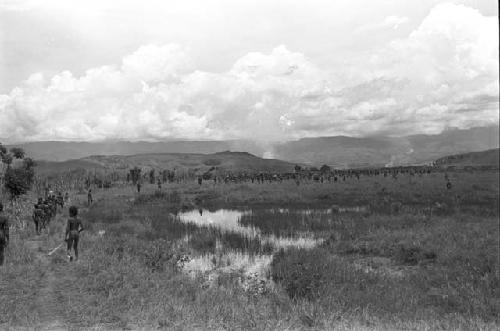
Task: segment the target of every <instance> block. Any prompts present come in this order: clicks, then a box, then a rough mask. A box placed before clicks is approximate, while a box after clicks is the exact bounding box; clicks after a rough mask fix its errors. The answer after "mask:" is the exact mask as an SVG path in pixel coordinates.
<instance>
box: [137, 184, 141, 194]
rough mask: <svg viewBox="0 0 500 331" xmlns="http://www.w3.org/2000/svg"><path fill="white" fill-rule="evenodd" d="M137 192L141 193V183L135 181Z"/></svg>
mask: <svg viewBox="0 0 500 331" xmlns="http://www.w3.org/2000/svg"><path fill="white" fill-rule="evenodd" d="M137 193H141V183H140V182H137Z"/></svg>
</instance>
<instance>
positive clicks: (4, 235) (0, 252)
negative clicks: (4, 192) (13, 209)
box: [0, 202, 9, 266]
mask: <svg viewBox="0 0 500 331" xmlns="http://www.w3.org/2000/svg"><path fill="white" fill-rule="evenodd" d="M8 244H9V220H8V219H7V217H6V216H4V215H3V204H2V203H1V202H0V266H2V265H3V261H4V250H5V247H6V246H7V245H8Z"/></svg>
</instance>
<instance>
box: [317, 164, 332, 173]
mask: <svg viewBox="0 0 500 331" xmlns="http://www.w3.org/2000/svg"><path fill="white" fill-rule="evenodd" d="M331 170H332V169H330V167H329V166H327V165H326V164H323V165H322V166H321V168H319V171H321V173H323V174H326V173H329V172H330V171H331Z"/></svg>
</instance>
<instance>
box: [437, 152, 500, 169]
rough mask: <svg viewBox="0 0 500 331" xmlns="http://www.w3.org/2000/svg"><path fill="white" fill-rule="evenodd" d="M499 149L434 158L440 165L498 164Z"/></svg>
mask: <svg viewBox="0 0 500 331" xmlns="http://www.w3.org/2000/svg"><path fill="white" fill-rule="evenodd" d="M499 157H500V149H498V148H496V149H489V150H487V151H482V152H472V153H465V154H456V155H450V156H446V157H442V158H440V159H437V160H436V165H440V166H456V167H466V166H491V167H498V166H499V162H500V161H499Z"/></svg>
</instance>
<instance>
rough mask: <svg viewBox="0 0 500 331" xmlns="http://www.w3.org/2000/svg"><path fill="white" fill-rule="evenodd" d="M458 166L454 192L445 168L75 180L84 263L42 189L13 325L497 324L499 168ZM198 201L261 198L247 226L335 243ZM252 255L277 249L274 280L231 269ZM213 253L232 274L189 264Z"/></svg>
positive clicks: (239, 203)
mask: <svg viewBox="0 0 500 331" xmlns="http://www.w3.org/2000/svg"><path fill="white" fill-rule="evenodd" d="M449 175H450V179H451V181H452V183H453V188H452V189H451V190H448V189H446V186H445V184H446V181H445V180H444V178H443V174H442V173H433V174H431V175H425V176H422V177H418V176H400V177H399V178H398V180H394V179H392V178H390V177H387V178H384V177H382V176H380V177H361V179H360V180H359V181H358V180H356V179H348V180H346V181H345V182H344V181H340V182H337V183H324V184H319V183H312V182H308V183H302V184H301V185H300V186H297V185H296V184H295V183H293V182H284V183H269V184H250V183H242V184H228V185H224V184H219V185H213V184H212V183H204V184H203V185H202V186H201V187H200V186H198V185H197V184H196V183H182V184H169V185H166V187H164V188H163V192H156V191H155V190H156V188H155V187H154V186H153V185H151V186H146V187H144V192H143V193H141V195H140V196H139V195H137V194H136V193H135V192H134V190H133V188H132V187H126V186H124V187H114V188H111V189H108V190H95V192H96V200H97V202H96V203H95V204H94V205H92V206H91V207H90V208H86V206H85V203H84V202H85V201H86V196H84V195H82V194H78V192H72V193H73V194H72V195H71V198H72V203H74V204H76V205H79V206H80V207H81V211H82V219H83V220H84V222H85V225H86V227H87V231H85V232H84V233H83V234H82V239H81V258H80V261H78V262H77V263H68V262H67V261H66V259H65V254H64V249H62V250H59V251H58V252H57V253H55V254H53V255H52V256H50V257H49V256H47V252H48V251H49V250H50V249H52V248H54V247H57V246H58V245H59V244H60V243H61V242H62V237H63V226H64V220H65V217H66V214H67V210H64V211H63V213H64V214H60V215H59V216H58V217H57V218H56V220H54V221H53V222H52V223H51V224H50V226H49V230H48V231H46V232H45V233H44V234H43V235H42V236H40V237H36V236H35V234H34V229H33V226H32V224H31V223H30V221H29V216H30V213H31V205H30V203H32V201H33V200H34V198H35V197H34V196H27V197H25V198H24V200H20V201H18V202H17V203H16V204H15V205H8V210H7V213H8V215H10V217H11V218H12V221H13V224H14V225H15V226H14V227H13V229H12V239H11V244H10V246H9V248H8V250H7V255H6V265H5V266H4V267H2V268H0V299H1V300H0V312H1V314H0V329H8V328H11V329H23V328H25V329H30V328H31V329H34V328H35V327H37V328H38V329H41V330H44V329H45V330H50V329H56V328H62V329H72V330H78V329H91V330H108V329H112V330H122V329H144V330H149V329H162V330H197V329H198V330H309V329H310V330H332V329H336V330H373V329H376V330H436V329H444V330H495V329H498V327H499V326H500V315H499V312H500V280H499V221H498V217H499V210H498V208H499V185H498V179H499V177H498V172H486V171H483V172H476V173H467V172H460V173H458V172H457V173H450V174H449ZM276 207H279V208H285V209H286V208H289V209H290V210H291V209H292V208H297V207H303V208H312V209H317V210H323V209H329V210H330V214H328V215H329V216H325V215H323V216H318V215H316V216H315V214H314V213H313V214H312V215H311V216H309V217H303V218H301V220H300V222H299V221H294V217H293V216H292V215H290V216H287V215H286V214H285V215H284V216H283V214H278V215H274V216H272V215H269V214H270V211H269V210H270V208H276ZM356 207H357V209H356ZM193 208H205V209H208V210H216V209H218V208H233V209H239V208H254V209H255V210H260V212H259V213H255V214H254V216H253V217H246V218H245V217H243V218H242V219H241V223H242V224H243V225H246V226H255V227H257V228H259V229H261V232H262V233H265V234H269V235H275V236H293V235H294V234H295V233H303V232H304V233H310V234H312V235H313V236H314V237H315V238H319V239H321V241H320V243H319V244H318V245H317V246H315V247H314V248H288V249H277V248H276V247H272V244H271V245H270V246H269V244H266V243H265V242H264V241H263V240H260V239H261V238H260V239H259V238H253V239H251V238H250V239H249V238H247V237H245V236H242V235H241V234H240V235H238V234H235V233H232V234H231V233H227V232H224V231H220V230H218V229H217V228H214V227H210V226H200V225H193V224H190V223H183V222H180V221H179V219H178V218H177V217H175V215H176V214H177V213H180V212H182V211H185V210H191V209H193ZM343 211H347V212H343ZM291 228H293V229H294V230H293V231H290V229H291ZM103 231H104V233H103ZM185 238H187V239H185ZM221 242H222V247H225V249H224V250H220V249H219V248H218V245H219V244H220V243H221ZM266 245H267V246H266ZM242 252H246V253H251V255H252V256H254V257H252V258H254V259H256V260H257V261H260V260H259V256H269V254H270V252H272V260H271V262H270V264H269V265H268V267H267V274H266V276H265V277H263V278H259V277H249V276H248V274H247V273H245V272H244V271H243V270H242V269H240V268H239V267H233V268H229V265H230V264H235V263H236V262H238V261H237V259H238V256H241V259H244V258H245V257H244V256H242V255H239V254H241V253H242ZM203 256H205V257H207V259H209V263H212V264H213V266H215V270H220V272H219V273H218V274H216V276H217V277H214V273H213V272H202V271H200V272H195V273H186V272H185V269H183V261H184V259H185V258H186V257H190V258H192V259H195V258H197V257H199V258H200V260H203ZM229 262H230V263H229Z"/></svg>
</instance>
